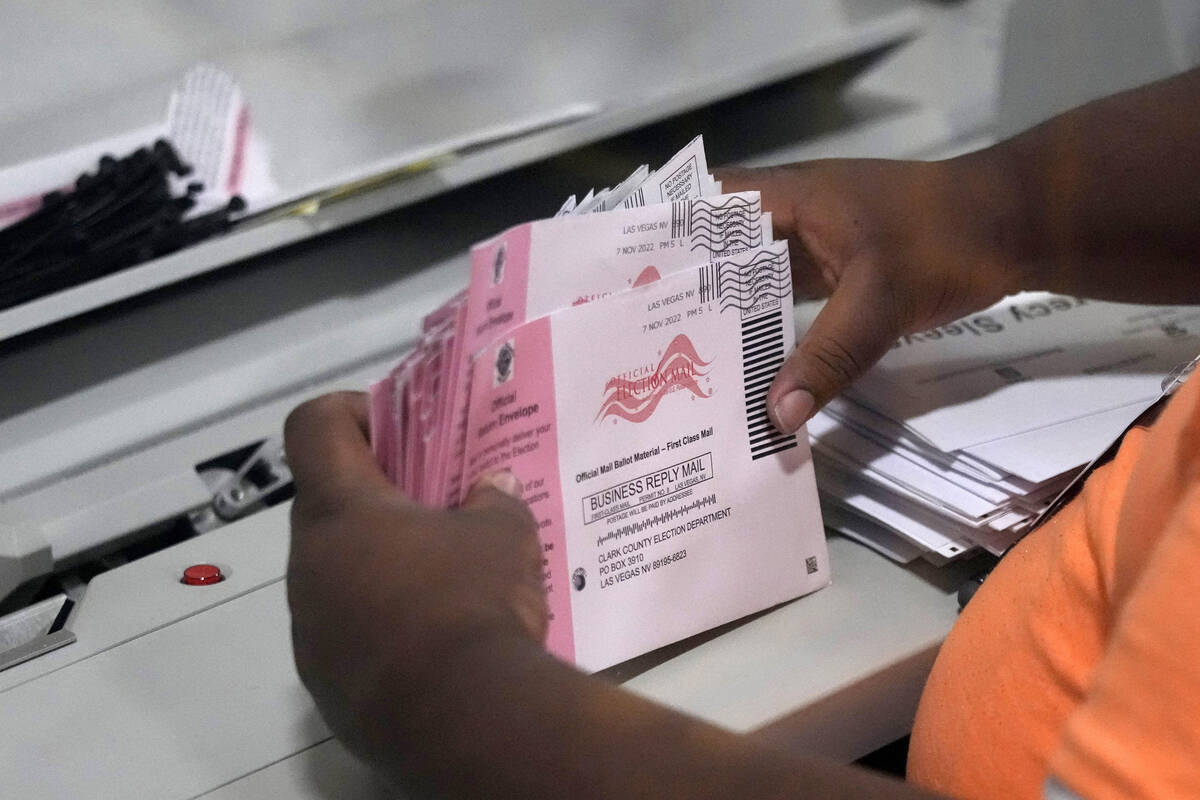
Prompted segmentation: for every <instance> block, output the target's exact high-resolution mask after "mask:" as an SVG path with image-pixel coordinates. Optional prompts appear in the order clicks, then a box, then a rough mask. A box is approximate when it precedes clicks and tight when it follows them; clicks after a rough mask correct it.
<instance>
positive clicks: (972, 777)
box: [908, 374, 1200, 800]
mask: <svg viewBox="0 0 1200 800" xmlns="http://www.w3.org/2000/svg"><path fill="white" fill-rule="evenodd" d="M908 768H909V779H910V780H912V781H913V782H915V783H918V784H920V785H923V786H926V787H928V788H930V789H933V790H936V791H940V792H943V793H945V794H949V795H952V796H955V797H963V798H987V797H997V798H999V797H1003V798H1020V797H1041V796H1042V792H1043V789H1044V787H1045V784H1046V780H1047V779H1048V778H1050V777H1053V778H1054V779H1055V780H1056V781H1058V782H1059V783H1060V784H1062V786H1064V787H1066V788H1067V789H1068V790H1070V791H1072V792H1074V793H1075V794H1077V795H1079V796H1081V797H1085V798H1090V799H1092V800H1102V799H1103V798H1140V797H1171V798H1175V797H1200V374H1198V375H1197V376H1196V377H1193V378H1192V379H1191V380H1189V381H1188V382H1187V383H1186V384H1185V385H1184V386H1183V388H1182V389H1180V390H1179V392H1177V393H1176V395H1175V396H1174V397H1173V398H1172V399H1171V400H1170V401H1169V402H1168V403H1167V404H1166V406H1165V408H1164V409H1162V411H1161V412H1160V413H1159V415H1158V418H1157V420H1155V421H1154V422H1153V423H1149V424H1139V425H1138V426H1135V427H1134V428H1132V429H1130V431H1129V432H1128V433H1126V435H1125V439H1124V441H1123V442H1122V444H1121V447H1120V449H1119V450H1118V451H1117V453H1116V455H1115V456H1114V457H1113V458H1112V460H1111V461H1109V462H1108V463H1107V464H1105V465H1103V466H1101V467H1099V468H1097V469H1096V470H1095V471H1094V472H1093V473H1092V475H1091V476H1089V477H1088V479H1087V481H1086V483H1085V484H1084V487H1083V489H1082V491H1081V492H1080V493H1079V495H1078V496H1077V497H1076V498H1075V499H1074V500H1073V501H1072V502H1070V503H1068V504H1067V505H1066V506H1065V507H1064V508H1063V509H1062V510H1060V511H1059V512H1058V513H1057V514H1056V515H1055V516H1054V517H1052V518H1051V519H1050V521H1049V522H1047V523H1046V524H1045V525H1043V526H1042V527H1041V528H1039V529H1038V530H1036V531H1035V532H1033V533H1032V534H1030V535H1029V536H1027V537H1026V538H1025V539H1024V540H1023V541H1022V542H1021V543H1020V544H1019V545H1018V546H1017V547H1015V548H1014V549H1013V550H1012V551H1011V552H1010V553H1009V554H1008V555H1007V556H1005V558H1004V559H1003V560H1002V561H1001V562H1000V564H999V565H998V566H997V568H996V570H995V571H994V572H993V573H992V574H991V575H990V576H989V577H988V579H987V580H986V581H985V582H984V584H983V586H982V587H980V589H979V591H978V592H977V593H976V595H975V597H974V598H973V599H972V600H971V602H970V604H969V605H968V606H967V608H966V609H965V610H964V611H963V613H962V616H961V617H960V619H959V621H958V624H957V625H955V627H954V629H953V631H951V633H950V636H949V637H948V638H947V640H946V643H945V644H944V645H943V647H942V650H941V652H940V653H939V655H938V658H937V661H936V663H935V664H934V668H933V672H932V674H931V675H930V678H929V682H928V684H927V685H926V688H925V693H924V695H923V696H922V698H921V704H920V708H919V709H918V712H917V719H916V723H915V725H914V729H913V735H912V742H911V745H910V749H909V762H908Z"/></svg>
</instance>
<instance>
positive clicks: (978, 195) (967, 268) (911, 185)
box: [716, 156, 1025, 433]
mask: <svg viewBox="0 0 1200 800" xmlns="http://www.w3.org/2000/svg"><path fill="white" fill-rule="evenodd" d="M716 177H717V178H718V179H720V180H721V181H722V182H723V184H724V191H726V192H735V191H748V190H757V191H759V192H761V193H762V203H763V210H765V211H770V212H772V214H773V217H774V227H775V232H776V235H777V236H781V237H784V238H786V239H787V240H788V241H789V244H790V248H789V249H790V251H791V259H792V274H793V282H794V287H795V294H796V297H797V298H798V299H799V298H805V297H824V296H828V297H829V301H828V303H827V304H826V305H825V307H824V308H823V309H822V310H821V313H820V314H819V315H818V316H817V318H816V320H815V322H814V323H813V325H812V327H811V328H810V329H809V330H808V332H807V333H805V334H804V335H803V336H802V337H801V338H800V340H799V342H798V343H797V345H796V350H795V352H794V353H792V355H791V357H790V358H789V359H788V360H787V362H786V363H785V364H784V365H783V367H782V369H781V370H780V373H779V375H778V376H777V377H776V378H775V382H774V383H773V384H772V385H771V389H770V391H769V392H768V394H767V408H768V409H769V410H770V414H771V416H772V419H773V421H774V422H775V425H776V426H777V427H778V428H779V429H780V430H782V431H784V432H785V433H792V432H794V431H795V430H797V429H798V428H799V427H800V426H801V425H802V424H803V423H804V422H805V421H806V420H807V419H808V418H809V417H811V416H812V414H813V413H815V412H816V410H817V409H819V408H820V407H821V406H823V405H824V404H825V403H827V402H828V401H829V400H830V399H831V398H832V397H833V396H834V395H836V394H838V393H839V392H840V391H841V390H842V389H844V388H846V386H847V385H848V384H849V383H851V382H852V381H853V380H854V379H855V378H857V377H858V376H859V375H860V374H861V373H862V372H863V371H864V370H866V369H867V368H869V367H870V366H871V365H872V364H874V363H875V362H876V361H878V360H879V358H880V357H881V356H883V355H884V353H886V352H887V351H888V349H889V348H890V347H891V346H892V345H893V343H894V342H895V341H896V340H897V339H898V338H899V337H901V336H903V335H904V334H908V333H916V332H918V331H922V330H927V329H929V328H932V327H935V326H937V325H941V324H944V323H947V322H950V321H952V320H955V319H958V318H959V317H962V316H963V315H965V314H969V313H970V312H972V311H976V310H978V309H980V308H984V307H986V306H988V305H991V304H992V303H994V302H996V301H998V300H999V299H1000V298H1001V297H1003V296H1004V295H1006V294H1009V293H1012V292H1015V291H1018V290H1019V289H1021V288H1025V287H1022V286H1021V282H1022V276H1021V271H1020V268H1019V266H1018V262H1019V261H1020V258H1019V253H1020V252H1021V246H1020V243H1021V238H1022V231H1021V230H1020V227H1021V226H1020V225H1019V224H1015V223H1014V220H1016V219H1019V216H1020V211H1021V209H1020V207H1019V204H1018V203H1017V202H1015V201H1014V197H1015V194H1014V192H1012V191H1011V190H1010V189H1009V188H1008V187H1007V186H1006V182H1007V177H1006V176H1005V174H1004V172H1003V170H1002V169H1000V168H997V167H996V166H995V165H993V164H992V163H991V162H990V161H989V160H988V158H987V157H986V156H969V157H965V158H959V159H955V160H952V161H942V162H905V161H882V160H866V159H861V160H858V159H856V160H841V159H838V160H826V161H812V162H807V163H799V164H791V165H787V166H781V167H768V168H759V169H752V168H727V169H723V170H718V171H717V172H716Z"/></svg>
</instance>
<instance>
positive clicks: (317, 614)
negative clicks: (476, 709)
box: [285, 393, 548, 749]
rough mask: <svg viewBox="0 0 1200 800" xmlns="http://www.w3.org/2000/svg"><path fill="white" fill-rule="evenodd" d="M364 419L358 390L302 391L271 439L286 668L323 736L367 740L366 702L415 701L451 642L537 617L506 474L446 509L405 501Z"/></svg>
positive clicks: (515, 491) (371, 719) (535, 570)
mask: <svg viewBox="0 0 1200 800" xmlns="http://www.w3.org/2000/svg"><path fill="white" fill-rule="evenodd" d="M366 417H367V412H366V400H365V396H364V395H361V394H353V393H342V394H333V395H327V396H325V397H320V398H317V399H316V400H312V401H309V402H307V403H305V404H304V405H302V406H300V407H299V408H297V409H296V410H295V411H293V412H292V414H291V415H290V416H289V417H288V420H287V424H286V426H285V449H286V452H287V457H288V463H289V466H290V467H291V470H292V473H293V475H294V476H295V481H296V499H295V501H294V504H293V505H292V547H291V554H290V558H289V562H288V574H287V588H288V605H289V607H290V608H291V612H292V642H293V649H294V651H295V658H296V667H297V669H298V671H299V674H300V678H301V680H302V681H303V682H304V685H305V686H306V687H307V688H308V690H309V691H310V692H311V693H312V696H313V698H314V700H315V701H316V703H317V706H318V708H319V709H320V710H321V713H322V715H323V716H324V717H325V720H326V722H328V723H329V725H330V727H331V728H332V729H333V730H334V732H335V733H337V734H338V735H339V737H341V738H343V740H344V741H347V743H349V744H351V746H354V744H355V743H356V742H357V743H359V744H361V745H362V746H363V747H366V748H368V749H369V746H370V743H371V742H372V741H374V740H377V739H378V736H377V733H378V731H373V730H372V726H373V725H374V726H393V727H394V726H395V724H396V720H395V719H394V718H392V717H390V716H388V717H387V718H384V717H383V716H382V715H381V714H380V713H379V709H381V708H384V707H387V708H394V707H395V706H396V705H397V703H398V704H399V705H401V706H413V705H416V704H419V701H420V698H421V697H422V695H423V694H424V692H425V687H427V686H428V685H429V683H428V682H429V681H434V680H437V676H438V674H439V671H442V670H445V669H447V668H448V667H449V666H450V665H452V664H453V663H454V659H455V658H456V657H461V655H460V654H461V652H462V650H463V649H464V648H469V647H470V646H472V645H474V644H476V643H478V641H479V640H481V639H486V638H488V637H518V638H522V637H523V638H525V639H529V640H533V641H534V642H536V643H538V644H541V643H542V642H544V639H545V635H546V627H547V624H548V623H547V606H546V598H545V592H544V589H543V581H542V570H543V567H542V553H541V548H540V546H539V544H538V540H537V537H536V530H535V523H534V520H533V516H532V515H531V514H530V512H529V509H528V507H527V506H526V505H525V504H524V503H523V502H521V501H520V500H519V499H517V497H518V496H519V495H520V484H519V482H518V481H517V480H516V479H515V478H514V477H513V475H512V474H511V473H507V472H501V473H496V474H495V475H492V476H490V478H489V479H487V480H481V481H480V482H479V483H477V484H476V486H475V487H474V489H473V490H472V492H471V494H470V495H469V496H468V498H467V501H466V502H465V503H464V504H463V506H462V507H461V508H460V509H458V510H454V511H442V510H436V509H431V508H427V507H423V506H420V505H417V504H416V503H414V502H413V501H412V500H410V499H409V498H407V497H405V496H404V495H403V494H401V493H400V491H399V490H398V489H396V488H395V487H394V486H392V485H391V484H390V483H389V482H388V480H387V478H386V477H385V476H384V475H383V473H382V471H381V470H380V469H379V467H378V466H377V465H376V463H375V459H374V457H373V455H372V453H371V448H370V445H369V443H368V441H367V433H366ZM385 696H386V700H387V702H381V699H383V698H385ZM414 710H415V709H414Z"/></svg>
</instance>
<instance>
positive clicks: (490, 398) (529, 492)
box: [465, 242, 829, 670]
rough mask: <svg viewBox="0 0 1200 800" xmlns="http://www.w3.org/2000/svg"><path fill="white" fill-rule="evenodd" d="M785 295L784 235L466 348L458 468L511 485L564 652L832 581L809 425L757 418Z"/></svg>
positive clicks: (785, 320) (672, 637)
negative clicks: (463, 434) (503, 478)
mask: <svg viewBox="0 0 1200 800" xmlns="http://www.w3.org/2000/svg"><path fill="white" fill-rule="evenodd" d="M791 296H792V295H791V275H790V267H789V265H788V260H787V246H786V244H785V243H783V242H779V243H776V244H775V245H772V246H769V247H765V248H759V249H757V250H754V251H750V252H747V253H742V254H739V255H737V256H733V257H729V258H725V259H722V260H719V261H715V262H712V263H709V264H706V265H704V266H701V267H697V268H692V269H685V270H682V271H679V272H676V273H674V274H671V275H668V276H666V277H664V278H662V279H660V280H658V281H655V282H653V283H650V284H648V285H645V286H643V287H641V288H638V289H632V290H630V291H626V292H622V293H620V294H616V295H612V296H609V297H607V298H605V299H603V300H600V301H598V302H594V303H588V304H586V305H582V306H578V307H575V308H568V309H564V310H562V311H559V312H557V313H554V314H551V315H549V316H545V317H541V318H539V319H535V320H533V321H531V322H527V323H525V324H523V325H520V326H518V327H516V328H514V329H512V330H510V331H508V332H506V333H504V334H503V335H501V336H500V337H499V339H497V340H496V341H495V342H493V343H492V344H490V345H488V346H487V347H485V348H484V349H483V350H482V351H481V352H480V353H479V354H478V356H477V357H476V359H475V363H474V367H473V374H472V391H471V398H470V410H469V417H468V430H467V446H466V447H467V449H466V472H465V474H466V476H467V478H468V479H469V480H471V481H473V480H474V478H475V477H477V476H478V475H479V474H480V473H482V472H484V471H487V470H493V469H497V468H501V467H508V468H511V469H512V470H513V471H514V473H515V474H516V475H517V476H518V477H519V478H520V479H521V481H522V482H523V483H524V487H525V499H526V500H527V501H528V503H529V505H530V508H531V509H532V510H533V513H534V515H535V517H536V519H537V521H538V525H539V529H540V535H541V540H542V547H543V551H544V557H545V577H546V588H547V591H548V598H549V604H550V611H551V614H552V620H551V623H550V634H549V641H548V646H549V648H550V650H551V651H552V652H553V653H555V654H556V655H558V656H559V657H561V658H563V659H565V660H567V661H571V662H573V663H575V664H577V665H579V666H580V667H582V668H584V669H588V670H598V669H603V668H605V667H608V666H611V665H613V664H616V663H619V662H621V661H625V660H627V659H629V658H632V657H634V656H637V655H640V654H642V653H645V652H648V651H650V650H653V649H655V648H658V647H662V646H663V645H666V644H670V643H671V642H675V641H678V640H680V639H683V638H685V637H688V636H691V635H693V634H696V633H700V632H702V631H705V630H708V629H710V628H713V627H715V626H717V625H721V624H723V623H726V622H729V621H731V620H735V619H738V618H740V617H743V616H746V615H747V614H751V613H754V612H756V611H761V610H762V609H765V608H769V607H770V606H773V605H775V604H777V603H781V602H784V601H786V600H790V599H792V598H795V597H798V596H800V595H803V594H805V593H807V592H811V591H814V590H815V589H818V588H820V587H822V586H824V585H826V584H827V583H828V582H829V561H828V556H827V554H826V548H825V534H824V529H823V527H822V524H821V514H820V510H819V507H818V504H817V492H816V484H815V482H814V478H813V467H812V460H811V457H810V454H809V449H808V442H807V438H806V435H805V434H804V433H803V432H802V433H801V435H800V436H799V437H797V436H795V435H793V436H785V435H783V434H781V433H779V432H778V431H776V430H775V429H774V428H773V427H772V426H771V423H770V422H769V421H768V419H767V416H766V400H765V398H766V391H767V387H768V386H769V385H770V382H771V379H772V378H773V377H774V375H775V373H776V372H777V371H778V369H779V365H780V364H781V363H782V362H783V359H784V357H785V355H786V354H787V353H788V352H789V351H790V350H791V348H792V344H793V339H794V336H795V332H794V330H793V327H792V303H791Z"/></svg>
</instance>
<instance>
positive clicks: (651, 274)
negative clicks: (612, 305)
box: [571, 264, 662, 306]
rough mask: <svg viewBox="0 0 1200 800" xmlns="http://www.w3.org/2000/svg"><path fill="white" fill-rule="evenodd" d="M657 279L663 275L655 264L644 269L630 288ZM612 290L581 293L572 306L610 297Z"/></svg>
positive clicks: (631, 282) (660, 278)
mask: <svg viewBox="0 0 1200 800" xmlns="http://www.w3.org/2000/svg"><path fill="white" fill-rule="evenodd" d="M657 280H662V275H659V274H658V268H657V267H655V266H654V265H653V264H651V265H650V266H648V267H646V268H645V269H643V270H642V271H641V272H639V273H638V275H637V277H636V278H634V279H632V280H631V281H630V282H629V285H630V288H633V289H636V288H638V287H639V286H646V285H648V284H651V283H654V282H655V281H657ZM611 294H612V292H593V293H592V294H581V295H579V296H578V297H576V298H575V299H574V300H572V301H571V305H572V306H582V305H586V304H587V303H591V302H593V301H596V300H600V299H602V298H605V297H608V296H609V295H611Z"/></svg>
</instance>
